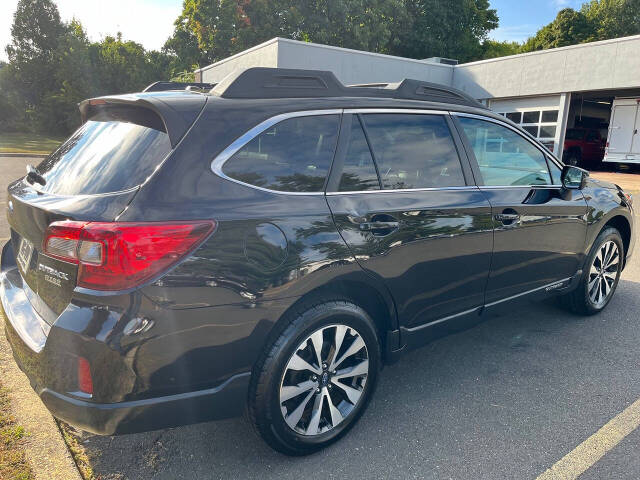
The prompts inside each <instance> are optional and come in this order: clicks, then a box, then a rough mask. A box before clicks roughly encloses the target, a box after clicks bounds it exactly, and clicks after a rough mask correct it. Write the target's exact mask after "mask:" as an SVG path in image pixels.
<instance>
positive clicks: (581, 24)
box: [522, 8, 596, 52]
mask: <svg viewBox="0 0 640 480" xmlns="http://www.w3.org/2000/svg"><path fill="white" fill-rule="evenodd" d="M595 32H596V28H595V25H594V24H593V22H592V21H590V20H589V18H587V16H586V15H585V14H584V13H582V12H577V11H575V10H574V9H572V8H564V9H562V10H560V11H559V12H558V15H557V16H556V18H555V19H554V20H553V22H551V23H550V24H548V25H546V26H544V27H543V28H541V29H540V30H538V32H537V33H536V35H535V36H534V37H531V38H529V39H528V40H527V41H526V42H525V44H524V46H523V47H522V49H523V51H525V52H532V51H534V50H545V49H547V48H558V47H565V46H567V45H574V44H576V43H582V42H587V41H589V40H591V39H593V37H594V36H595Z"/></svg>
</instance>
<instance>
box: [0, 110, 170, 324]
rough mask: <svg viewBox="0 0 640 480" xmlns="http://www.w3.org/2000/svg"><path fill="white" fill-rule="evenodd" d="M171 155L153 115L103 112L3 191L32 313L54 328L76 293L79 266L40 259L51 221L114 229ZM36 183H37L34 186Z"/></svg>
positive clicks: (137, 111) (43, 257) (46, 257)
mask: <svg viewBox="0 0 640 480" xmlns="http://www.w3.org/2000/svg"><path fill="white" fill-rule="evenodd" d="M170 152H171V144H170V141H169V137H168V135H167V133H166V132H165V131H163V127H162V123H161V122H159V121H158V119H157V118H156V116H155V114H152V113H147V112H144V111H140V110H139V109H133V110H132V111H129V110H128V109H127V108H124V107H118V108H116V109H115V110H109V109H108V108H106V107H105V108H104V109H102V110H101V111H99V112H98V113H97V114H95V115H94V116H93V117H92V118H91V119H90V120H89V121H87V122H86V123H85V124H84V125H82V126H81V127H80V128H79V129H78V130H77V131H76V132H75V133H74V134H73V135H72V136H71V137H70V138H69V139H68V140H67V141H66V142H64V143H63V144H62V145H61V146H60V148H58V150H56V151H55V152H54V153H52V154H51V155H50V156H49V157H47V158H46V159H45V160H43V161H42V163H40V164H39V165H38V166H37V168H36V170H37V172H39V175H40V176H41V178H39V179H37V180H34V176H30V177H29V176H28V177H25V178H24V179H21V180H19V181H16V182H14V183H12V184H11V185H10V186H9V190H8V202H7V204H8V220H9V226H10V228H11V241H12V244H13V250H14V252H15V253H16V260H17V264H18V268H19V269H20V273H21V275H22V277H23V278H24V280H25V283H26V285H25V286H24V288H25V292H26V294H27V296H28V297H29V300H30V301H31V303H32V305H33V307H34V309H35V310H36V311H37V312H38V313H39V314H40V315H41V316H42V317H43V319H44V320H45V321H47V322H48V323H53V321H55V319H56V318H57V317H58V315H59V314H60V313H61V312H62V311H63V310H64V309H65V308H66V307H67V305H68V303H69V301H70V299H71V295H72V292H73V289H74V288H75V286H76V274H77V265H75V264H73V263H69V262H66V261H62V260H59V259H57V258H53V257H50V256H48V255H45V254H44V253H43V245H42V244H43V240H44V237H45V232H46V230H47V227H48V226H49V225H50V224H51V223H52V222H55V221H60V220H77V221H113V220H114V219H115V218H116V216H117V215H118V214H120V213H121V212H122V211H123V210H124V209H125V207H126V206H127V205H128V204H129V202H131V200H132V199H133V197H134V196H135V194H136V191H137V187H138V185H139V184H141V183H143V182H144V181H145V180H146V179H147V178H148V177H149V176H150V175H151V174H152V173H153V171H154V170H155V169H156V168H157V167H158V166H159V165H160V164H161V163H162V161H163V159H164V158H165V157H166V156H167V155H168V154H169V153H170ZM38 182H40V183H38Z"/></svg>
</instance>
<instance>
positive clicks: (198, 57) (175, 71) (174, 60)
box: [162, 14, 209, 77]
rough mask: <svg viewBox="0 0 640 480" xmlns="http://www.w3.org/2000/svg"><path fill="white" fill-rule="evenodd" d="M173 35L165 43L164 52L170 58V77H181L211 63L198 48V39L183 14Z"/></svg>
mask: <svg viewBox="0 0 640 480" xmlns="http://www.w3.org/2000/svg"><path fill="white" fill-rule="evenodd" d="M174 27H175V28H174V31H173V35H172V36H171V37H170V38H169V39H168V40H167V41H166V42H165V44H164V46H163V47H162V51H163V52H164V53H165V54H166V55H167V56H168V57H169V72H168V73H169V75H170V76H171V77H176V76H179V75H180V74H181V73H182V72H191V73H193V71H194V70H195V69H197V68H198V67H204V66H205V65H207V64H208V63H209V62H208V61H207V58H206V57H205V55H204V54H203V52H202V51H201V50H200V49H199V48H198V38H197V37H196V35H195V33H193V31H191V30H190V29H189V27H188V19H187V17H186V16H185V15H184V14H182V15H180V16H179V17H178V18H177V19H176V21H175V22H174Z"/></svg>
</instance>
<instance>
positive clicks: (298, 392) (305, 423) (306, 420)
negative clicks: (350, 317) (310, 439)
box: [279, 325, 369, 436]
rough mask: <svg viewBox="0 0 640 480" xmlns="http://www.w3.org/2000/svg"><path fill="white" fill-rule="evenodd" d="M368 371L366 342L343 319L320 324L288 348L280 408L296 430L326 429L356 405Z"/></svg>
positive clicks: (307, 432)
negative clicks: (326, 324) (291, 352)
mask: <svg viewBox="0 0 640 480" xmlns="http://www.w3.org/2000/svg"><path fill="white" fill-rule="evenodd" d="M368 374H369V356H368V352H367V346H366V344H365V342H364V340H363V339H362V337H361V336H360V334H359V333H358V332H357V331H356V330H355V329H354V328H353V327H349V326H346V325H328V326H324V327H322V328H320V329H318V330H316V331H315V332H313V333H312V334H311V335H309V336H308V337H307V338H306V339H305V340H304V341H303V342H302V343H301V344H300V346H298V348H297V349H296V350H295V351H294V352H293V355H292V356H291V358H290V359H289V361H288V363H287V366H286V368H285V370H284V374H283V376H282V382H281V384H280V392H279V401H280V409H281V411H282V415H283V417H284V420H285V422H286V423H287V425H288V426H289V427H290V428H291V429H293V430H294V431H295V432H297V433H299V434H301V435H307V436H313V435H319V434H321V433H325V432H328V431H330V430H332V429H334V428H335V427H336V426H337V425H339V424H340V423H342V422H343V421H344V420H345V419H346V418H347V417H348V416H349V415H350V414H351V413H352V412H353V411H354V409H355V407H356V406H357V405H358V403H359V401H360V399H361V397H362V394H363V392H364V388H365V384H366V381H367V376H368Z"/></svg>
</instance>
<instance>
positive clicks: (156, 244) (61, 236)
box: [43, 221, 215, 291]
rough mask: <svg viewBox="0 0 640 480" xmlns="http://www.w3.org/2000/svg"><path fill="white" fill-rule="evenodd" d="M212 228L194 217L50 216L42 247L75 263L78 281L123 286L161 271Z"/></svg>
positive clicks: (100, 286)
mask: <svg viewBox="0 0 640 480" xmlns="http://www.w3.org/2000/svg"><path fill="white" fill-rule="evenodd" d="M214 228H215V222H214V221H197V222H188V223H184V222H169V223H155V222H141V223H126V222H75V221H63V222H54V223H52V224H51V225H49V228H48V229H47V232H46V234H45V237H44V242H43V251H44V252H45V253H46V254H47V255H49V256H52V257H55V258H58V259H60V260H64V261H66V262H71V263H75V264H77V265H78V286H81V287H85V288H91V289H94V290H110V291H114V290H126V289H128V288H133V287H136V286H138V285H140V284H142V283H144V282H145V281H147V280H149V279H151V278H153V277H155V276H157V275H159V274H161V273H162V272H163V271H166V270H167V269H168V268H170V267H171V266H172V265H175V264H176V263H177V262H178V261H180V259H182V258H184V257H185V256H186V255H187V254H189V253H191V252H192V251H193V250H194V249H195V248H196V247H197V246H198V245H199V244H200V243H201V242H202V241H203V240H204V239H205V238H206V237H207V236H208V235H209V234H210V233H211V232H212V231H213V229H214Z"/></svg>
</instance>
